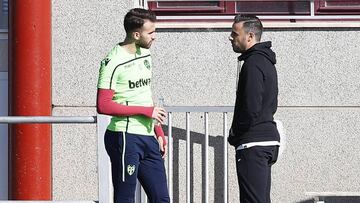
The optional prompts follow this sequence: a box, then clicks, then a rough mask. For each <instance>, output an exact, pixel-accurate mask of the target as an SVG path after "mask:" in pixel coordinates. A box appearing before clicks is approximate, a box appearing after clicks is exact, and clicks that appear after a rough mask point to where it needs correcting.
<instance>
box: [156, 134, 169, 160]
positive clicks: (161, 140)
mask: <svg viewBox="0 0 360 203" xmlns="http://www.w3.org/2000/svg"><path fill="white" fill-rule="evenodd" d="M157 140H158V142H159V146H160V152H161V157H162V158H163V159H165V157H166V154H167V144H166V139H165V137H162V136H159V137H158V138H157Z"/></svg>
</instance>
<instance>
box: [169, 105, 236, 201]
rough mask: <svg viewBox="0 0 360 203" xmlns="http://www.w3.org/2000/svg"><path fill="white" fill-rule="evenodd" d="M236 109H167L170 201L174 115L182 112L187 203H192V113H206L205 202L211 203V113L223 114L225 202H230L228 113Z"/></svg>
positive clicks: (170, 192) (185, 107)
mask: <svg viewBox="0 0 360 203" xmlns="http://www.w3.org/2000/svg"><path fill="white" fill-rule="evenodd" d="M233 109H234V107H230V106H222V107H208V106H197V107H193V106H177V107H167V108H166V110H167V111H168V182H169V183H168V187H169V195H170V200H171V202H173V201H172V200H173V173H172V171H173V161H172V160H173V134H172V127H173V126H172V120H173V116H172V114H173V113H175V112H181V113H185V114H186V202H187V203H190V202H191V199H190V197H191V192H192V191H191V189H190V188H191V187H190V186H191V185H190V183H191V182H190V176H191V170H190V169H191V168H190V166H191V164H190V160H191V157H190V155H191V154H190V144H191V142H190V139H191V136H190V113H204V135H205V183H204V184H205V202H206V203H208V202H209V162H208V159H209V113H223V125H222V126H223V154H224V157H223V160H224V162H223V165H224V171H223V173H224V180H223V187H224V191H223V193H224V196H223V197H224V202H228V200H227V198H228V179H227V176H228V175H227V174H228V162H227V157H228V155H227V151H228V145H227V136H228V129H227V114H228V112H233Z"/></svg>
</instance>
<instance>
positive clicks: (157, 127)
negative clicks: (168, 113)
mask: <svg viewBox="0 0 360 203" xmlns="http://www.w3.org/2000/svg"><path fill="white" fill-rule="evenodd" d="M154 131H155V135H156V137H162V138H163V141H164V145H166V139H165V134H164V131H163V129H162V127H161V125H160V124H158V125H155V126H154Z"/></svg>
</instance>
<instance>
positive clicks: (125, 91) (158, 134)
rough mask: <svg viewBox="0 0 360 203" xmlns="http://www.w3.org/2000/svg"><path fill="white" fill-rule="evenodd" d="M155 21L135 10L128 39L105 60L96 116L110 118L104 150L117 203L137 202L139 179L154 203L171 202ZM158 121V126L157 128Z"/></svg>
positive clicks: (129, 20)
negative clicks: (156, 86)
mask: <svg viewBox="0 0 360 203" xmlns="http://www.w3.org/2000/svg"><path fill="white" fill-rule="evenodd" d="M155 21H156V16H155V14H154V13H153V12H151V11H148V10H145V9H141V8H135V9H131V10H130V11H129V12H128V13H127V14H126V15H125V18H124V28H125V31H126V38H125V40H124V41H123V42H121V43H119V44H117V45H116V46H115V47H114V48H113V49H112V50H111V51H110V53H109V54H108V55H107V56H106V57H105V59H104V60H102V61H101V66H100V73H99V80H98V94H97V111H98V113H101V114H106V115H111V116H112V118H111V122H110V124H109V125H108V127H107V130H106V133H105V148H106V151H107V153H108V155H109V157H110V160H111V167H112V181H113V186H114V203H133V202H134V198H135V188H136V180H137V179H138V180H139V181H140V183H141V185H142V186H143V188H144V190H145V192H146V194H147V196H148V198H149V200H150V202H151V203H168V202H170V200H169V194H168V189H167V181H166V173H165V167H164V161H163V158H164V157H165V155H166V140H165V137H164V132H163V130H162V128H161V125H160V124H161V123H163V122H164V120H165V118H166V111H165V110H164V109H163V108H160V107H154V104H153V100H152V94H151V71H152V62H151V55H150V51H149V48H150V46H151V44H152V42H153V41H154V40H155ZM154 120H156V121H157V122H158V123H159V124H156V125H154V123H153V121H154Z"/></svg>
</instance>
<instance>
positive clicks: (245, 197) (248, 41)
mask: <svg viewBox="0 0 360 203" xmlns="http://www.w3.org/2000/svg"><path fill="white" fill-rule="evenodd" d="M262 29H263V26H262V24H261V21H260V20H259V19H258V18H257V17H256V16H251V15H237V16H236V17H235V19H234V23H233V26H232V32H231V35H230V37H229V40H230V41H231V44H232V47H233V50H234V52H236V53H241V56H240V57H239V58H238V59H239V61H244V62H243V65H242V67H241V72H240V75H239V80H238V87H237V92H236V102H235V110H234V118H233V122H232V126H231V129H230V133H229V138H228V141H229V143H230V144H231V145H232V146H234V147H235V149H236V170H237V175H238V181H239V187H240V202H242V203H270V202H271V200H270V187H271V166H272V165H273V164H274V163H275V162H276V160H277V156H278V149H279V145H280V137H279V133H278V131H277V129H276V123H275V122H274V118H273V115H274V114H275V112H276V109H277V96H278V83H277V73H276V69H275V66H274V64H275V63H276V59H275V53H274V52H273V51H272V50H271V49H270V48H271V42H260V39H261V34H262Z"/></svg>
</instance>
